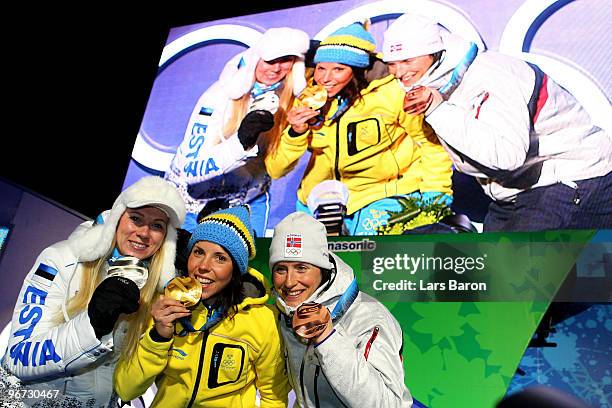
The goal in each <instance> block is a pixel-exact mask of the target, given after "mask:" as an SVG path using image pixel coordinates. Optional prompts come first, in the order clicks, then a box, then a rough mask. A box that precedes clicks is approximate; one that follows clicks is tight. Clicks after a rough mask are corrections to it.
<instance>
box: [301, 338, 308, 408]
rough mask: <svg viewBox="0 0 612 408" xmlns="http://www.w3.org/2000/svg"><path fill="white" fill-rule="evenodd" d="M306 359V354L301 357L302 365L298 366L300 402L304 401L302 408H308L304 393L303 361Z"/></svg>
mask: <svg viewBox="0 0 612 408" xmlns="http://www.w3.org/2000/svg"><path fill="white" fill-rule="evenodd" d="M306 351H308V348H306ZM305 358H306V353H304V356H303V357H302V364H301V365H300V388H301V390H302V401H304V407H308V402H307V401H306V392H305V391H304V359H305Z"/></svg>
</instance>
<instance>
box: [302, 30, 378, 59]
mask: <svg viewBox="0 0 612 408" xmlns="http://www.w3.org/2000/svg"><path fill="white" fill-rule="evenodd" d="M375 50H376V41H375V40H374V37H372V34H370V33H369V32H368V31H367V30H366V28H365V27H364V24H362V23H353V24H351V25H349V26H346V27H342V28H340V29H338V30H336V31H334V32H333V33H332V34H331V35H330V36H329V37H327V38H325V39H324V40H323V41H321V43H320V44H319V47H318V48H317V51H316V52H315V56H314V59H313V62H314V63H315V64H318V63H319V62H335V63H338V64H344V65H348V66H351V67H356V68H366V67H367V66H368V65H370V55H371V54H373V53H374V52H375Z"/></svg>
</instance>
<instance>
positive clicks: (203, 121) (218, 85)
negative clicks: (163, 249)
mask: <svg viewBox="0 0 612 408" xmlns="http://www.w3.org/2000/svg"><path fill="white" fill-rule="evenodd" d="M243 56H244V53H241V54H238V55H237V56H235V57H234V58H232V59H231V60H230V61H229V62H228V63H227V64H226V66H225V68H224V71H223V72H222V73H221V76H220V79H219V80H218V81H217V82H215V83H214V84H212V85H211V86H210V88H208V89H207V90H206V91H205V92H204V93H203V94H202V95H201V96H200V98H199V100H198V102H197V103H196V105H195V107H194V109H193V112H192V113H191V117H190V118H189V123H188V124H187V129H186V131H185V135H184V136H183V141H182V142H181V144H180V145H179V147H178V149H177V151H176V154H175V156H174V158H173V159H172V162H171V163H170V169H169V170H168V171H167V172H166V175H165V177H166V178H167V179H168V180H170V181H172V182H173V183H174V184H175V185H176V186H177V187H178V189H179V191H180V193H181V195H182V196H183V199H184V200H185V203H186V204H187V211H188V212H190V213H195V214H197V213H198V212H199V211H200V210H201V209H202V208H203V207H204V205H205V204H206V202H207V201H209V200H212V199H215V198H226V199H230V200H237V201H238V202H241V203H246V202H248V201H249V200H251V199H253V198H255V197H256V196H258V195H260V194H261V193H263V192H266V191H267V190H268V189H269V186H270V177H269V176H268V174H267V173H266V170H265V165H264V162H263V156H264V152H265V151H263V149H265V146H262V145H261V146H258V145H255V146H254V147H252V148H251V149H249V150H245V149H244V148H243V147H242V144H241V143H240V141H239V140H238V134H237V133H236V132H235V133H233V134H232V135H231V136H229V137H227V138H225V137H224V136H223V128H224V126H225V125H226V123H227V122H228V121H229V119H230V118H231V117H232V109H231V106H232V98H231V97H230V95H229V93H231V92H230V91H231V90H230V89H229V85H228V83H227V82H228V81H229V80H231V78H233V76H232V75H233V74H234V71H236V69H237V68H236V67H238V66H240V65H241V63H242V62H241V58H243ZM228 71H229V73H228ZM226 76H228V77H231V78H229V79H228V78H226ZM249 79H250V80H251V81H252V77H251V78H249ZM251 85H252V84H251ZM248 89H250V86H249V88H248ZM277 108H278V96H276V93H275V92H274V91H269V92H267V93H265V94H263V95H261V96H259V97H258V98H256V99H255V100H254V99H253V98H251V100H250V104H249V111H251V110H255V109H264V110H268V111H270V112H272V113H274V112H275V111H276V109H277ZM260 151H261V154H259V155H258V153H259V152H260Z"/></svg>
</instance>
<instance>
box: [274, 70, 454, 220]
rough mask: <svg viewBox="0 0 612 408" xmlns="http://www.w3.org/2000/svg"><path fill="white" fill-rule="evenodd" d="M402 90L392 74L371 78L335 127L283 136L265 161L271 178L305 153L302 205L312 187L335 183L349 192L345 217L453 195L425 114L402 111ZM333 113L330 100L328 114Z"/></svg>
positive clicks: (445, 163)
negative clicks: (382, 203)
mask: <svg viewBox="0 0 612 408" xmlns="http://www.w3.org/2000/svg"><path fill="white" fill-rule="evenodd" d="M405 94H406V92H405V91H404V90H403V89H402V88H401V87H400V86H399V84H398V83H397V81H396V80H395V79H394V78H393V76H387V77H384V78H382V79H377V80H374V81H372V82H371V83H370V85H369V86H368V87H367V88H366V89H364V90H362V91H361V96H362V100H361V101H357V102H356V103H355V104H354V105H353V106H352V107H350V108H349V109H348V110H347V111H346V112H345V113H344V114H343V115H342V116H341V117H340V120H338V121H335V122H333V123H329V121H326V122H325V123H324V124H323V126H322V127H321V128H314V129H313V128H311V129H310V130H309V131H308V132H306V133H304V134H302V135H299V136H295V137H293V136H291V135H289V129H290V127H288V128H287V129H285V131H284V132H283V134H282V136H281V139H280V142H279V146H278V149H277V151H276V154H270V155H268V157H266V168H267V170H268V173H269V174H270V176H271V177H272V178H280V177H282V176H284V175H285V174H287V173H288V172H290V171H291V170H292V169H293V167H295V165H296V164H297V162H298V160H299V158H300V157H301V156H302V155H303V154H304V153H305V152H306V149H308V150H309V151H310V153H311V157H310V161H309V163H308V166H307V168H306V170H305V172H304V177H303V179H302V182H301V184H300V188H299V190H298V199H299V200H300V201H301V202H302V203H303V204H306V200H307V198H308V194H309V193H310V191H311V190H312V188H313V187H314V186H315V185H317V184H319V183H320V182H322V181H324V180H339V181H341V182H342V183H344V184H345V185H346V186H347V188H348V190H349V200H348V205H347V207H348V208H347V213H348V214H352V213H354V212H355V211H358V210H359V209H361V208H363V207H365V206H366V205H368V204H370V203H372V202H374V201H376V200H379V199H382V198H385V197H391V196H394V195H398V194H409V193H411V192H413V191H417V190H420V191H422V192H424V191H435V192H442V193H446V194H449V195H452V190H451V175H452V170H451V160H450V158H449V156H448V154H447V153H446V151H445V150H444V148H443V147H442V145H441V144H440V142H439V141H438V139H437V137H436V136H435V134H434V133H433V131H432V130H431V128H430V127H429V125H427V124H426V123H424V122H423V115H418V116H414V115H409V114H407V113H405V112H404V110H403V101H404V95H405ZM336 110H337V101H336V100H333V101H332V105H331V107H330V109H329V112H332V113H333V112H335V111H336Z"/></svg>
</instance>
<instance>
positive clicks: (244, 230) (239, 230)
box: [187, 205, 255, 275]
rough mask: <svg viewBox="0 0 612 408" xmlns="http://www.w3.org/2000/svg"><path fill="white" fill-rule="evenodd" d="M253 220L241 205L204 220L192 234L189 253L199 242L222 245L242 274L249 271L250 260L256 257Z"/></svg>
mask: <svg viewBox="0 0 612 408" xmlns="http://www.w3.org/2000/svg"><path fill="white" fill-rule="evenodd" d="M252 231H253V229H252V228H251V219H250V214H249V210H248V209H247V207H245V206H242V205H239V206H236V207H231V208H228V209H224V210H219V211H216V212H214V213H212V214H209V215H207V216H206V217H204V218H203V219H202V221H201V222H200V223H199V224H198V226H197V227H196V228H195V229H194V231H193V234H191V239H190V240H189V243H188V244H187V253H188V254H189V253H191V250H192V248H193V246H194V245H195V244H196V242H198V241H209V242H214V243H215V244H218V245H221V246H222V247H223V248H225V250H226V251H227V252H228V253H229V254H230V255H231V257H232V259H233V260H234V261H235V262H236V265H237V266H238V270H239V271H240V274H242V275H244V274H245V273H246V271H247V268H248V264H249V259H253V258H254V257H255V239H254V238H253V232H252Z"/></svg>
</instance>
